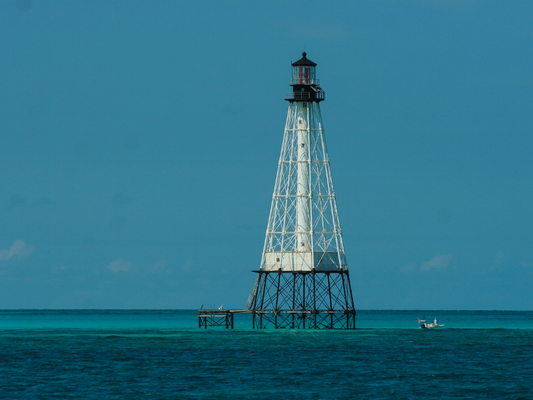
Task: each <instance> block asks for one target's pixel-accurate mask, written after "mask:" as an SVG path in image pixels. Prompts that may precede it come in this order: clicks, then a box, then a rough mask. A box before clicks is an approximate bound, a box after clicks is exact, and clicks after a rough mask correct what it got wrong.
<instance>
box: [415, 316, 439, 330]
mask: <svg viewBox="0 0 533 400" xmlns="http://www.w3.org/2000/svg"><path fill="white" fill-rule="evenodd" d="M418 323H419V324H420V329H433V328H440V327H442V326H444V324H442V325H439V324H438V323H437V318H435V319H434V320H433V322H427V321H426V320H425V319H420V318H418Z"/></svg>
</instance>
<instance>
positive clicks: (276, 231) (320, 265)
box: [260, 102, 348, 272]
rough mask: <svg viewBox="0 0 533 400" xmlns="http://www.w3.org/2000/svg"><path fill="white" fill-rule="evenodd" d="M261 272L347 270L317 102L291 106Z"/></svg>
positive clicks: (293, 103)
mask: <svg viewBox="0 0 533 400" xmlns="http://www.w3.org/2000/svg"><path fill="white" fill-rule="evenodd" d="M260 269H261V270H262V271H280V270H281V271H283V272H289V271H295V272H298V271H313V270H315V271H347V270H348V265H347V262H346V256H345V253H344V243H343V240H342V232H341V226H340V222H339V216H338V212H337V204H336V200H335V191H334V189H333V181H332V178H331V169H330V164H329V157H328V152H327V147H326V140H325V137H324V129H323V125H322V115H321V112H320V104H319V103H318V102H291V103H290V106H289V110H288V113H287V121H286V124H285V133H284V137H283V144H282V147H281V154H280V158H279V164H278V171H277V176H276V183H275V185H274V194H273V196H272V204H271V207H270V216H269V220H268V226H267V232H266V238H265V244H264V247H263V255H262V260H261V267H260Z"/></svg>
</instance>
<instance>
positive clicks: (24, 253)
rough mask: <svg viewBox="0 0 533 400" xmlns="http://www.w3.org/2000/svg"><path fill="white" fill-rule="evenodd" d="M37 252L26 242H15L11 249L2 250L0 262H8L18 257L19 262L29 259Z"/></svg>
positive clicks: (0, 251)
mask: <svg viewBox="0 0 533 400" xmlns="http://www.w3.org/2000/svg"><path fill="white" fill-rule="evenodd" d="M34 251H35V246H33V245H31V244H26V242H25V241H24V240H15V241H14V242H13V244H12V245H11V247H10V248H9V249H1V250H0V261H7V260H9V259H10V258H13V257H15V256H16V257H17V258H18V259H19V260H21V259H23V258H26V257H29V256H30V255H31V254H32V253H33V252H34Z"/></svg>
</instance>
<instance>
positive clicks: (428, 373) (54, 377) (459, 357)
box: [0, 310, 533, 399]
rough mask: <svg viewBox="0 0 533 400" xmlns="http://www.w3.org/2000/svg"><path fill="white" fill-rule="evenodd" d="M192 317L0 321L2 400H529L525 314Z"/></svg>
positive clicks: (96, 314)
mask: <svg viewBox="0 0 533 400" xmlns="http://www.w3.org/2000/svg"><path fill="white" fill-rule="evenodd" d="M196 315H197V313H196V311H157V310H154V311H149V310H148V311H134V310H126V311H115V310H105V311H104V310H100V311H77V310H73V311H20V310H16V311H11V310H7V311H0V398H6V399H39V398H42V399H49V398H73V399H74V398H78V399H93V398H94V399H96V398H99V399H144V398H146V399H271V398H277V399H349V398H363V399H364V398H371V397H372V398H374V399H417V398H424V397H427V396H431V397H433V398H442V399H449V398H458V399H459V398H461V399H462V398H470V399H483V398H486V399H500V398H501V399H532V398H533V382H532V381H533V379H532V377H533V361H532V360H533V312H479V311H358V314H357V326H358V329H357V330H355V331H295V330H284V331H282V330H279V331H276V330H263V331H259V330H252V329H251V316H250V315H241V316H237V317H236V320H235V328H236V329H234V330H226V329H223V328H208V329H199V328H198V321H197V317H196ZM424 315H425V316H426V317H427V318H428V319H431V320H432V319H433V318H434V317H437V318H438V320H439V323H444V324H446V326H445V328H442V329H441V330H428V331H426V330H421V329H418V324H417V321H416V318H417V317H420V318H422V316H424Z"/></svg>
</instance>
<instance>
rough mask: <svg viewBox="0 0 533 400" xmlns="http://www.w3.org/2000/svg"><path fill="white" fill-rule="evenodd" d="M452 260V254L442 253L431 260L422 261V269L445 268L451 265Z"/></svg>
mask: <svg viewBox="0 0 533 400" xmlns="http://www.w3.org/2000/svg"><path fill="white" fill-rule="evenodd" d="M450 261H452V255H451V254H441V255H440V256H435V257H433V258H432V259H431V260H429V261H426V262H424V263H422V268H420V271H430V270H432V269H445V268H447V267H448V265H450Z"/></svg>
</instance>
